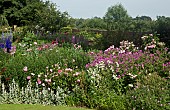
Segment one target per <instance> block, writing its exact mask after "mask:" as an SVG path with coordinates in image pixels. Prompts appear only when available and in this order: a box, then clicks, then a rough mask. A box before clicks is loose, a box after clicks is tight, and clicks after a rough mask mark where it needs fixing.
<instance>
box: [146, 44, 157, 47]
mask: <svg viewBox="0 0 170 110" xmlns="http://www.w3.org/2000/svg"><path fill="white" fill-rule="evenodd" d="M155 47H156V45H155V44H153V45H150V46H148V48H155Z"/></svg>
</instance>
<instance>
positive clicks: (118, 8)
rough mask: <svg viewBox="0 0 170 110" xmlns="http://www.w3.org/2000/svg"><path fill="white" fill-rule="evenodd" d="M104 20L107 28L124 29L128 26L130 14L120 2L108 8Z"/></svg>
mask: <svg viewBox="0 0 170 110" xmlns="http://www.w3.org/2000/svg"><path fill="white" fill-rule="evenodd" d="M104 20H105V21H106V23H107V28H108V30H122V31H124V30H126V28H127V27H129V26H128V25H129V21H130V16H129V15H128V13H127V11H126V10H125V8H124V7H123V5H121V4H117V5H114V6H111V7H109V8H108V10H107V12H106V14H105V16H104Z"/></svg>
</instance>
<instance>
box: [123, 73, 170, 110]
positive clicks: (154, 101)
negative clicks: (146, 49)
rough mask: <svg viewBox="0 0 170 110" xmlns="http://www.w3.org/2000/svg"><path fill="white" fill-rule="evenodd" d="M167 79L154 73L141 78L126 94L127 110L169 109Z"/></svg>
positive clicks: (169, 90)
mask: <svg viewBox="0 0 170 110" xmlns="http://www.w3.org/2000/svg"><path fill="white" fill-rule="evenodd" d="M169 84H170V82H169V79H165V78H161V77H160V76H159V75H157V74H156V73H154V74H150V75H146V76H143V77H142V78H141V79H139V80H138V82H137V83H136V87H135V88H134V89H132V90H129V91H128V92H127V94H126V99H127V100H126V103H127V109H131V110H132V109H135V110H139V109H144V110H165V109H166V110H168V109H170V105H169V104H170V103H169V100H170V98H169V97H170V89H169Z"/></svg>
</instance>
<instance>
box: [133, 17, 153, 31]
mask: <svg viewBox="0 0 170 110" xmlns="http://www.w3.org/2000/svg"><path fill="white" fill-rule="evenodd" d="M132 22H133V24H134V26H135V31H136V32H153V29H152V28H153V24H154V23H153V22H154V21H152V19H151V18H150V17H149V16H141V17H139V16H137V17H136V18H134V19H133V20H132Z"/></svg>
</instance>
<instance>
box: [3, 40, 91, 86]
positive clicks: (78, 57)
mask: <svg viewBox="0 0 170 110" xmlns="http://www.w3.org/2000/svg"><path fill="white" fill-rule="evenodd" d="M31 45H32V46H31ZM36 46H38V45H37V44H28V46H27V45H26V44H25V43H24V44H22V43H20V44H19V45H18V46H17V49H18V50H17V52H16V53H15V57H12V58H11V59H9V60H8V62H6V63H4V64H3V66H2V67H4V68H6V71H5V72H4V75H5V77H8V78H10V79H13V78H14V79H17V80H16V81H17V82H21V83H20V84H21V85H22V86H24V85H25V83H26V81H27V80H26V77H27V76H28V75H29V74H30V73H34V74H39V73H41V72H44V73H45V72H46V67H47V66H50V65H54V64H58V63H59V64H60V65H61V67H65V65H67V67H68V68H72V69H77V68H78V69H85V64H86V63H88V62H89V58H88V56H86V55H85V54H84V52H83V50H81V49H74V47H70V48H66V47H56V48H54V47H55V46H54V45H52V44H51V45H47V44H46V45H42V46H41V45H40V46H39V47H36ZM24 67H28V71H27V72H24V71H23V68H24Z"/></svg>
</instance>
